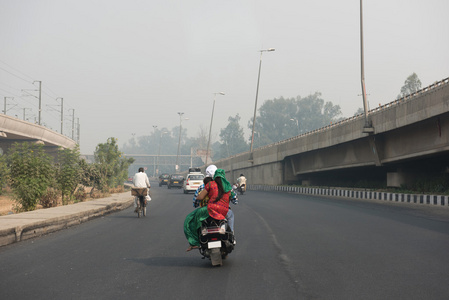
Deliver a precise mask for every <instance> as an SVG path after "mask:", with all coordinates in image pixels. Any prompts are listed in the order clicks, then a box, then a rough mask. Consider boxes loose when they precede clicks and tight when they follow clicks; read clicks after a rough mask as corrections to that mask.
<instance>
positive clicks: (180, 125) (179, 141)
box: [175, 112, 184, 172]
mask: <svg viewBox="0 0 449 300" xmlns="http://www.w3.org/2000/svg"><path fill="white" fill-rule="evenodd" d="M183 114H184V113H183V112H178V115H179V140H178V154H177V155H176V165H175V172H178V169H179V166H178V161H179V147H180V146H181V134H182V115H183Z"/></svg>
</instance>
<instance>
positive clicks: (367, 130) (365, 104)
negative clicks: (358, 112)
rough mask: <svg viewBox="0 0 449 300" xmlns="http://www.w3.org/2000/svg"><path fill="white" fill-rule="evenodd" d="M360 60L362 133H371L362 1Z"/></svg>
mask: <svg viewBox="0 0 449 300" xmlns="http://www.w3.org/2000/svg"><path fill="white" fill-rule="evenodd" d="M360 60H361V84H362V95H363V108H364V110H365V126H364V127H363V132H365V133H371V132H374V129H373V127H372V125H371V122H370V120H369V117H368V100H367V99H366V87H365V62H364V51H363V7H362V0H360Z"/></svg>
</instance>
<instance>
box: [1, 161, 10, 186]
mask: <svg viewBox="0 0 449 300" xmlns="http://www.w3.org/2000/svg"><path fill="white" fill-rule="evenodd" d="M8 175H9V168H8V165H7V163H6V156H5V155H0V195H2V194H3V188H4V187H5V185H6V183H7V181H8Z"/></svg>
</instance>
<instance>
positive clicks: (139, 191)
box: [131, 188, 148, 218]
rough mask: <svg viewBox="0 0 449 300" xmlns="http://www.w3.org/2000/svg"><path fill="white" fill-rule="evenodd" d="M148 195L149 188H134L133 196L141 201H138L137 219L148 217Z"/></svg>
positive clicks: (132, 190)
mask: <svg viewBox="0 0 449 300" xmlns="http://www.w3.org/2000/svg"><path fill="white" fill-rule="evenodd" d="M147 194H148V189H147V188H132V189H131V195H133V196H135V197H138V198H139V201H137V208H136V210H137V217H138V218H140V217H141V216H144V217H145V216H146V215H147V201H146V200H145V197H146V195H147Z"/></svg>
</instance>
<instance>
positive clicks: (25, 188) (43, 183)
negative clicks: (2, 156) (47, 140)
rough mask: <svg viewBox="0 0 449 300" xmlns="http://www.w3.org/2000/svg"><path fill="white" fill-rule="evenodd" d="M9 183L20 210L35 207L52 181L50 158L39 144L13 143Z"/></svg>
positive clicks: (52, 171)
mask: <svg viewBox="0 0 449 300" xmlns="http://www.w3.org/2000/svg"><path fill="white" fill-rule="evenodd" d="M7 159H8V164H9V166H10V183H11V188H12V190H13V193H14V196H15V198H16V201H17V202H18V203H19V204H20V206H21V210H24V211H30V210H34V209H35V208H36V205H37V203H38V201H39V200H40V199H41V198H42V197H43V196H44V195H45V194H46V193H47V189H48V188H49V187H50V186H51V185H52V184H53V183H54V168H53V165H52V163H53V162H52V159H51V157H50V156H49V155H47V154H46V153H45V151H44V149H43V145H41V144H32V143H27V142H24V143H20V144H19V143H14V144H13V145H12V147H11V149H10V150H9V154H8V158H7Z"/></svg>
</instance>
